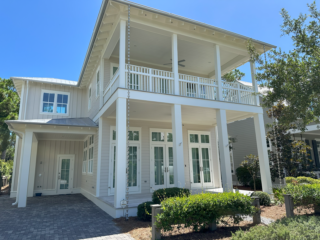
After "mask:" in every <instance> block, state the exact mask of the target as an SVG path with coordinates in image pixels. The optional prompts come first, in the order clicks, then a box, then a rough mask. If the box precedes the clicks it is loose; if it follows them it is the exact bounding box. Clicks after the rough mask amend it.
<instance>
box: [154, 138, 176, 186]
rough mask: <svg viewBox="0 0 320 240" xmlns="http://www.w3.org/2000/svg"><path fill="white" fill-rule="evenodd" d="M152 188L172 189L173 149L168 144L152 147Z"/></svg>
mask: <svg viewBox="0 0 320 240" xmlns="http://www.w3.org/2000/svg"><path fill="white" fill-rule="evenodd" d="M151 175H153V177H152V179H153V180H152V183H151V185H152V188H153V189H154V190H157V189H160V188H170V187H174V165H173V147H172V146H170V145H168V144H159V145H153V146H152V152H151Z"/></svg>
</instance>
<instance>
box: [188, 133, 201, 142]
mask: <svg viewBox="0 0 320 240" xmlns="http://www.w3.org/2000/svg"><path fill="white" fill-rule="evenodd" d="M190 142H191V143H199V136H198V134H190Z"/></svg>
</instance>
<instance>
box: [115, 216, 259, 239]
mask: <svg viewBox="0 0 320 240" xmlns="http://www.w3.org/2000/svg"><path fill="white" fill-rule="evenodd" d="M114 221H115V222H116V224H117V226H118V227H120V229H121V231H122V232H123V233H129V234H130V235H131V236H132V237H133V238H134V239H137V240H150V239H151V222H144V221H140V220H138V218H136V217H130V218H129V221H126V220H125V218H118V219H114ZM228 224H229V225H228V226H226V225H222V224H220V225H218V229H217V230H216V231H215V232H209V231H202V232H194V231H193V230H192V228H181V229H180V230H178V229H177V227H175V229H174V230H173V231H170V232H162V234H161V235H162V239H170V240H171V239H175V240H180V239H190V240H198V239H208V240H209V239H210V240H213V239H221V240H229V239H231V236H232V233H234V232H236V231H238V230H239V229H240V228H241V229H242V230H247V229H249V228H250V227H252V226H253V225H252V222H247V221H243V222H241V223H239V224H233V222H232V221H231V220H229V221H228Z"/></svg>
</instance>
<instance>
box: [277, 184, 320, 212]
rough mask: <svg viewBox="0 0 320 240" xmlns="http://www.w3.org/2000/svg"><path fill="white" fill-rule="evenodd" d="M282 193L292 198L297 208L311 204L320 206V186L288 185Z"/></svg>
mask: <svg viewBox="0 0 320 240" xmlns="http://www.w3.org/2000/svg"><path fill="white" fill-rule="evenodd" d="M282 191H283V193H284V194H290V195H291V196H292V199H293V204H294V206H295V207H300V206H308V205H310V204H315V205H318V206H320V184H300V185H299V184H287V186H286V187H284V188H283V189H282Z"/></svg>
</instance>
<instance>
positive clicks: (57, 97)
mask: <svg viewBox="0 0 320 240" xmlns="http://www.w3.org/2000/svg"><path fill="white" fill-rule="evenodd" d="M69 101H70V93H67V92H56V91H50V90H42V94H41V108H40V113H41V114H59V115H60V114H61V115H68V114H69Z"/></svg>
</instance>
